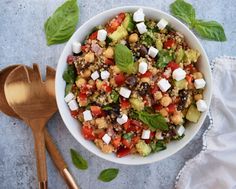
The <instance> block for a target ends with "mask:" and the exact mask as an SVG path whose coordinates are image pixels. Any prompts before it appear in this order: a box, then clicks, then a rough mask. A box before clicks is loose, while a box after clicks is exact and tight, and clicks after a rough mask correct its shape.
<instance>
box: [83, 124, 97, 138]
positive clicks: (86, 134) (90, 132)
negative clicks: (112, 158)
mask: <svg viewBox="0 0 236 189" xmlns="http://www.w3.org/2000/svg"><path fill="white" fill-rule="evenodd" d="M82 134H83V136H84V138H85V139H87V140H94V139H95V136H94V134H93V129H92V128H91V127H88V126H85V125H84V126H83V127H82Z"/></svg>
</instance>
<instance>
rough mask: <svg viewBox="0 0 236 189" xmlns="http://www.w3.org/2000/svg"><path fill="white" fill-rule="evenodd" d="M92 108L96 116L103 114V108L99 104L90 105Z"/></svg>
mask: <svg viewBox="0 0 236 189" xmlns="http://www.w3.org/2000/svg"><path fill="white" fill-rule="evenodd" d="M90 109H91V112H92V114H93V115H94V116H99V115H101V114H102V108H101V107H99V106H90Z"/></svg>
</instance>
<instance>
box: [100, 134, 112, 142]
mask: <svg viewBox="0 0 236 189" xmlns="http://www.w3.org/2000/svg"><path fill="white" fill-rule="evenodd" d="M102 140H103V141H104V142H105V143H106V144H109V143H110V141H111V137H110V136H109V135H108V134H105V135H104V136H103V137H102Z"/></svg>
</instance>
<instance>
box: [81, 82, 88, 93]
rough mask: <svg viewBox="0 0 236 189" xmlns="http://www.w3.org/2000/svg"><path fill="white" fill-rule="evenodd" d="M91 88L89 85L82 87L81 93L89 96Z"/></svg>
mask: <svg viewBox="0 0 236 189" xmlns="http://www.w3.org/2000/svg"><path fill="white" fill-rule="evenodd" d="M89 88H90V87H89V85H87V84H84V85H82V86H81V88H80V93H83V94H88V92H89Z"/></svg>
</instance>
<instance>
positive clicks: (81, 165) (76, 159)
mask: <svg viewBox="0 0 236 189" xmlns="http://www.w3.org/2000/svg"><path fill="white" fill-rule="evenodd" d="M70 153H71V159H72V162H73V164H74V165H75V166H76V167H77V168H78V169H81V170H85V169H88V162H87V161H86V160H85V159H84V158H83V157H82V156H81V155H80V154H79V153H78V152H76V151H75V150H73V149H70Z"/></svg>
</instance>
